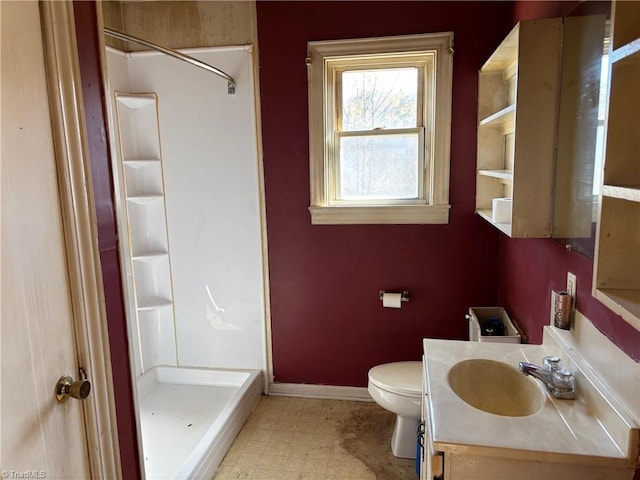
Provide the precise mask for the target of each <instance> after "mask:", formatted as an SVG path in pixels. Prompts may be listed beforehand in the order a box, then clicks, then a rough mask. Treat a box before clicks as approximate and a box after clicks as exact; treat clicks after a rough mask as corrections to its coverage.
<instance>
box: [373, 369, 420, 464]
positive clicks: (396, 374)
mask: <svg viewBox="0 0 640 480" xmlns="http://www.w3.org/2000/svg"><path fill="white" fill-rule="evenodd" d="M368 390H369V395H371V397H372V398H373V399H374V400H375V402H376V403H377V404H378V405H380V406H381V407H382V408H384V409H386V410H389V411H390V412H393V413H395V414H396V415H397V416H396V426H395V428H394V430H393V437H391V451H392V452H393V454H394V455H395V456H396V457H400V458H416V435H417V430H418V425H419V423H420V412H421V400H422V362H394V363H385V364H383V365H377V366H375V367H373V368H372V369H371V370H369V386H368Z"/></svg>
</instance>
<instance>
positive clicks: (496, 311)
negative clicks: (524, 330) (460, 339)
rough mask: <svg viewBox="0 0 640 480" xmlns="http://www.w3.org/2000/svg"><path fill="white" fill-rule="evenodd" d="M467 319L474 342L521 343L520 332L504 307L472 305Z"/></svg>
mask: <svg viewBox="0 0 640 480" xmlns="http://www.w3.org/2000/svg"><path fill="white" fill-rule="evenodd" d="M467 319H468V320H469V340H470V341H472V342H496V343H521V340H522V339H521V336H520V332H519V331H518V329H517V328H516V327H515V326H514V324H513V322H512V321H511V319H510V318H509V315H508V314H507V311H506V310H505V309H504V308H502V307H470V308H469V314H468V315H467ZM494 324H497V328H494V329H493V330H494V331H493V332H491V331H490V330H492V329H491V326H492V325H494Z"/></svg>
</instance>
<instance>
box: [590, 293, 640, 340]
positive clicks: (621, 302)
mask: <svg viewBox="0 0 640 480" xmlns="http://www.w3.org/2000/svg"><path fill="white" fill-rule="evenodd" d="M594 296H595V297H596V298H597V299H598V300H600V301H601V302H602V303H604V304H605V305H606V306H607V307H609V308H610V309H611V310H613V311H614V312H616V313H617V314H618V315H620V316H621V317H622V318H624V319H625V320H626V321H627V322H628V323H630V324H631V325H632V326H633V327H635V329H636V330H640V290H631V289H626V290H625V289H620V288H617V289H616V288H609V289H604V288H603V289H596V290H595V294H594Z"/></svg>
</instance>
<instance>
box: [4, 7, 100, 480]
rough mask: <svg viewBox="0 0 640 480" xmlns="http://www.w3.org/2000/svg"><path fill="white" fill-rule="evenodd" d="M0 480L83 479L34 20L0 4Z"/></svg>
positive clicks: (32, 14) (82, 439) (85, 469)
mask: <svg viewBox="0 0 640 480" xmlns="http://www.w3.org/2000/svg"><path fill="white" fill-rule="evenodd" d="M0 20H1V33H2V46H1V50H2V57H1V70H2V72H1V78H2V80H1V88H2V92H1V97H0V104H1V117H0V118H1V121H2V158H1V161H2V163H1V180H2V187H1V188H2V195H1V214H2V221H1V228H2V233H1V240H0V245H1V258H0V262H1V264H2V280H1V282H2V283H1V304H2V305H1V338H2V339H1V350H0V352H1V360H2V383H1V397H0V404H1V414H0V415H1V418H0V422H1V423H0V425H1V427H2V438H1V443H0V446H1V449H0V452H1V456H0V469H1V470H2V472H1V476H2V478H9V479H11V478H47V479H89V478H91V474H90V472H89V460H88V453H87V441H86V435H85V426H84V420H83V410H82V409H83V405H82V402H81V401H79V400H75V399H70V400H69V401H67V402H66V403H64V404H61V403H58V402H57V401H56V399H55V396H54V388H55V385H56V382H57V381H58V379H59V378H60V377H61V376H62V375H64V374H68V375H71V376H72V377H73V378H74V379H76V380H77V378H78V359H77V352H76V344H75V338H74V325H73V319H72V311H71V300H70V288H69V277H68V270H67V263H66V257H65V243H64V236H63V230H62V216H61V210H60V196H59V190H58V183H57V174H56V165H55V157H54V147H53V140H52V130H51V121H50V116H49V115H50V114H49V102H48V97H47V85H46V77H45V68H44V59H43V44H42V34H41V26H40V13H39V7H38V3H37V2H33V1H30V2H22V1H21V2H8V1H2V2H0Z"/></svg>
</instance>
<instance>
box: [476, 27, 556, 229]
mask: <svg viewBox="0 0 640 480" xmlns="http://www.w3.org/2000/svg"><path fill="white" fill-rule="evenodd" d="M561 56H562V19H561V18H551V19H544V20H529V21H521V22H519V23H518V24H517V25H516V26H515V27H514V28H513V30H512V31H511V32H510V33H509V35H508V36H507V37H506V38H505V39H504V41H503V42H502V43H501V44H500V46H499V47H498V48H497V49H496V50H495V52H494V53H493V54H492V55H491V57H490V58H489V59H488V60H487V62H486V63H485V64H484V65H483V66H482V68H481V70H480V73H479V79H478V146H477V155H478V156H477V184H476V212H477V213H478V214H479V215H480V216H481V217H482V218H484V219H485V220H487V221H488V222H490V223H491V224H493V225H494V226H496V227H497V228H498V229H500V230H501V231H502V232H504V233H505V234H507V235H509V236H510V237H523V238H527V237H550V236H551V232H552V224H553V184H554V181H553V178H554V170H555V144H556V143H555V142H556V131H557V118H558V107H559V92H560V80H561V75H560V72H561Z"/></svg>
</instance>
